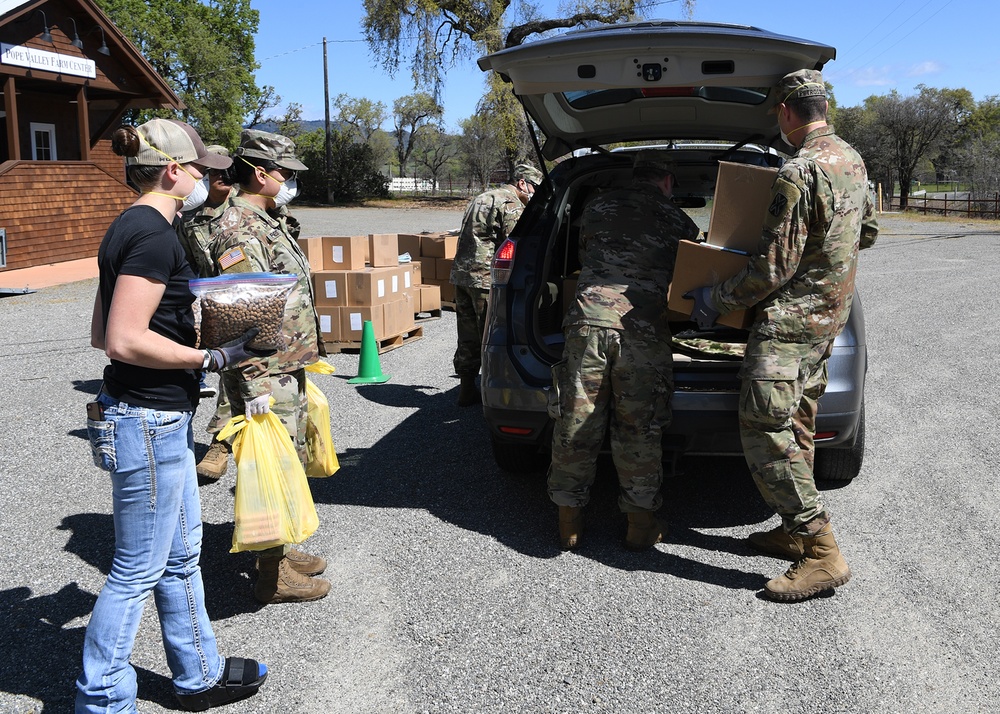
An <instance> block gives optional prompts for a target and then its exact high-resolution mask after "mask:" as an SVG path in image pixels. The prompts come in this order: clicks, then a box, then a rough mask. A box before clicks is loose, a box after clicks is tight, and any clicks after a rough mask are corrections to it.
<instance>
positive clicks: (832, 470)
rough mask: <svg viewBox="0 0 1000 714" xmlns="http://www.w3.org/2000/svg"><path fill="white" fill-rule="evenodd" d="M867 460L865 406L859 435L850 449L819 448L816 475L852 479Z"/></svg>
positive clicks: (821, 479) (859, 423) (818, 477)
mask: <svg viewBox="0 0 1000 714" xmlns="http://www.w3.org/2000/svg"><path fill="white" fill-rule="evenodd" d="M864 461H865V406H864V404H862V405H861V415H860V416H859V417H858V436H857V438H856V439H855V440H854V446H852V447H851V448H849V449H817V450H816V466H815V472H814V473H815V475H816V478H817V480H819V481H850V480H852V479H853V478H854V477H855V476H857V475H858V474H859V473H861V466H862V464H863V463H864Z"/></svg>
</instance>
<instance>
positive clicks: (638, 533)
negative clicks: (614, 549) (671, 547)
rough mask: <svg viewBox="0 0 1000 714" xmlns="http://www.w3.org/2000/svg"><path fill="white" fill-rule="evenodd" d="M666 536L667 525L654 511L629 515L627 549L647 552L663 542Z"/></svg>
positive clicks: (626, 538) (626, 536) (626, 537)
mask: <svg viewBox="0 0 1000 714" xmlns="http://www.w3.org/2000/svg"><path fill="white" fill-rule="evenodd" d="M666 534H667V524H666V523H664V522H663V521H661V520H660V519H659V518H657V517H656V514H655V513H653V512H652V511H638V512H636V513H629V514H628V533H627V534H626V535H625V547H626V548H628V549H629V550H646V549H647V548H652V547H653V546H654V545H656V544H657V543H659V542H660V541H662V540H663V536H665V535H666Z"/></svg>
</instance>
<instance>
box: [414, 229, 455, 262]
mask: <svg viewBox="0 0 1000 714" xmlns="http://www.w3.org/2000/svg"><path fill="white" fill-rule="evenodd" d="M456 250H458V236H457V235H450V234H447V233H429V234H427V235H422V236H420V255H421V256H422V257H424V258H454V257H455V251H456Z"/></svg>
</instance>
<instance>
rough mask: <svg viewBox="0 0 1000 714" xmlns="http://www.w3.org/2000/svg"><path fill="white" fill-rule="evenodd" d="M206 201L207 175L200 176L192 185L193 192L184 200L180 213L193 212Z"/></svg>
mask: <svg viewBox="0 0 1000 714" xmlns="http://www.w3.org/2000/svg"><path fill="white" fill-rule="evenodd" d="M206 200H208V175H207V174H206V175H205V176H202V177H201V178H200V179H199V180H198V182H197V183H195V185H194V190H193V191H191V193H189V194H188V195H187V196H185V198H184V205H183V206H181V210H182V211H193V210H194V209H196V208H198V207H199V206H201V205H202V204H203V203H205V201H206Z"/></svg>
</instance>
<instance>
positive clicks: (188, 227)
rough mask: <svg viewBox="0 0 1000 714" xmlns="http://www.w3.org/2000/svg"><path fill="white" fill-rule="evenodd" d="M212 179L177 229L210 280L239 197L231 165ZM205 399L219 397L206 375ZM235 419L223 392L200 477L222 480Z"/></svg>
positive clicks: (218, 149) (217, 149)
mask: <svg viewBox="0 0 1000 714" xmlns="http://www.w3.org/2000/svg"><path fill="white" fill-rule="evenodd" d="M205 149H206V150H207V151H208V152H209V153H210V154H218V155H219V156H225V157H226V158H229V149H227V148H226V147H224V146H220V145H218V144H212V145H211V146H206V147H205ZM207 177H208V198H207V199H206V200H205V203H204V204H202V206H201V207H200V208H196V209H194V210H192V211H188V212H186V213H183V214H181V222H180V224H179V225H178V228H177V237H178V238H180V241H181V245H182V246H184V252H185V253H186V254H187V257H188V262H189V263H191V266H192V267H193V268H194V269H195V272H196V273H198V275H199V276H200V277H202V278H208V277H211V276H213V275H215V274H216V270H215V266H214V264H213V263H212V254H211V252H210V250H209V245H210V244H211V240H212V221H213V220H214V219H215V218H216V217H218V216H219V215H221V214H222V211H223V206H224V205H225V204H226V202H227V201H228V200H229V197H230V195H232V194H234V193H236V189H234V188H233V182H234V181H235V178H234V177H233V169H232V166H231V165H230V167H229V168H227V169H211V170H210V171H209V172H208V173H207ZM200 388H201V396H203V397H215V396H216V392H215V388H214V387H212V386H211V385H209V384H208V383H207V382H206V381H205V374H204V372H202V376H201V384H200ZM231 415H232V412H231V410H230V409H229V400H228V399H226V390H224V389H220V390H219V391H218V396H217V397H216V402H215V414H214V415H213V416H212V419H211V420H210V421H209V424H208V433H209V434H211V435H212V443H211V445H210V446H209V447H208V451H207V452H206V454H205V455H204V456H203V457H202V458H201V461H199V462H198V466H197V471H198V475H199V476H201V477H202V478H206V479H209V480H212V481H217V480H219V479H220V478H222V477H223V476H224V475H225V473H226V469H227V468H228V466H229V454H230V451H231V448H230V446H229V444H228V443H227V442H225V441H217V440H216V439H215V435H216V434H217V433H218V432H219V431H220V430H221V429H222V427H223V426H225V424H226V422H228V421H229V418H230V416H231Z"/></svg>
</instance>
